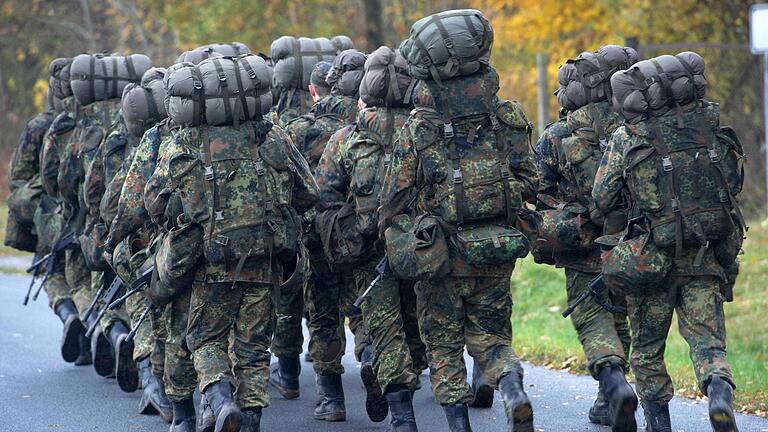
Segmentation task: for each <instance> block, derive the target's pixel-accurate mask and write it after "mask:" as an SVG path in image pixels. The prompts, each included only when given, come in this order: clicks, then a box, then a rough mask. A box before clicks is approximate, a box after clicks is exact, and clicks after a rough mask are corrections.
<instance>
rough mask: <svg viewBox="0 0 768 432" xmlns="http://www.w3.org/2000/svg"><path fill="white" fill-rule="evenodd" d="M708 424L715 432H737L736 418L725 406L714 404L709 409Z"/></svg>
mask: <svg viewBox="0 0 768 432" xmlns="http://www.w3.org/2000/svg"><path fill="white" fill-rule="evenodd" d="M709 422H710V423H711V424H712V429H713V430H714V431H715V432H738V430H739V429H738V427H737V426H736V416H735V415H734V414H733V411H732V410H731V409H730V408H729V407H728V406H727V405H724V404H723V405H720V404H716V405H714V406H712V407H710V409H709Z"/></svg>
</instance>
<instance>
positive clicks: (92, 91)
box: [88, 55, 96, 101]
mask: <svg viewBox="0 0 768 432" xmlns="http://www.w3.org/2000/svg"><path fill="white" fill-rule="evenodd" d="M90 60H91V62H90V65H89V69H90V79H89V80H88V95H89V96H90V99H91V101H93V100H94V99H96V80H95V79H94V76H95V75H96V57H95V56H93V55H91V59H90Z"/></svg>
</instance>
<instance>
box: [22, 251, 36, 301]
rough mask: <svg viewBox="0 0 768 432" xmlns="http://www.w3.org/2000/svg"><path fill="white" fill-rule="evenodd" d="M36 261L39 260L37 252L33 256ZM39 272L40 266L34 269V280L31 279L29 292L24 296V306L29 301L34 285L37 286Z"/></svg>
mask: <svg viewBox="0 0 768 432" xmlns="http://www.w3.org/2000/svg"><path fill="white" fill-rule="evenodd" d="M35 261H37V253H35V256H34V257H32V262H35ZM38 273H40V266H37V267H35V269H34V271H33V272H32V280H30V281H29V288H27V294H26V295H25V296H24V303H23V305H24V306H26V305H27V303H29V295H30V294H32V287H33V286H35V279H37V275H38Z"/></svg>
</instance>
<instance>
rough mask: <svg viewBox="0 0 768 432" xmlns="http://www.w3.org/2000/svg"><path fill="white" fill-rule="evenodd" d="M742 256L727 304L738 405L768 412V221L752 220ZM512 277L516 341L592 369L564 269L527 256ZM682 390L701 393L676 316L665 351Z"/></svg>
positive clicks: (556, 364)
mask: <svg viewBox="0 0 768 432" xmlns="http://www.w3.org/2000/svg"><path fill="white" fill-rule="evenodd" d="M744 250H745V254H744V255H742V256H741V258H740V259H741V273H740V275H739V278H738V281H737V284H736V287H735V289H734V296H735V297H736V298H735V301H734V302H732V303H727V304H726V305H725V314H726V327H727V331H728V335H727V338H728V339H727V342H728V361H729V362H730V364H731V367H732V369H733V373H734V378H735V381H736V385H737V387H738V389H737V391H736V395H735V396H736V400H735V404H736V406H737V408H738V409H740V410H742V411H748V412H752V413H756V414H759V415H763V416H766V415H768V319H766V317H765V313H766V311H768V220H766V221H764V222H762V223H752V226H751V228H750V231H749V233H748V239H747V241H746V243H745V246H744ZM518 267H519V268H518V269H517V270H516V271H515V274H514V276H513V278H512V286H513V297H514V300H515V307H514V310H513V317H512V321H513V324H514V331H515V336H514V343H515V348H516V349H517V351H518V353H519V354H520V355H521V356H522V357H524V358H525V359H526V360H528V361H530V362H532V363H535V364H540V365H544V366H547V367H550V368H554V369H563V370H568V371H572V372H575V373H587V370H586V360H585V358H584V353H583V352H582V350H581V345H580V344H579V341H578V339H577V338H576V332H575V331H574V329H573V326H572V325H571V322H570V320H569V319H564V318H562V317H561V316H560V313H561V312H562V311H563V310H564V309H565V305H566V300H565V276H564V274H563V271H562V269H556V268H554V267H552V266H545V265H538V264H536V263H534V262H533V259H531V258H530V257H529V258H527V259H525V260H524V261H523V262H522V263H521V265H519V266H518ZM665 359H666V362H667V368H668V370H669V372H670V374H671V376H672V379H673V381H674V383H675V388H676V391H677V394H681V395H686V396H691V397H696V396H698V390H697V386H696V379H695V376H694V374H693V368H692V366H691V361H690V358H689V356H688V345H687V344H686V343H685V341H684V340H683V338H682V337H681V336H680V334H679V333H678V330H677V321H676V319H675V321H674V324H673V325H672V330H671V332H670V336H669V339H668V343H667V349H666V353H665Z"/></svg>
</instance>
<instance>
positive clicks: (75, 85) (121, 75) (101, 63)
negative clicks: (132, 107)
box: [70, 54, 152, 106]
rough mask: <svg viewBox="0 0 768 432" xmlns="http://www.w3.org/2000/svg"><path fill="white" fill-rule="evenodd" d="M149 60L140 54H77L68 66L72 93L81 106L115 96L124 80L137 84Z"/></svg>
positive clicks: (118, 94) (148, 64) (117, 95)
mask: <svg viewBox="0 0 768 432" xmlns="http://www.w3.org/2000/svg"><path fill="white" fill-rule="evenodd" d="M150 67H152V61H151V60H150V59H149V57H147V56H145V55H144V54H132V55H130V56H127V57H124V56H118V55H110V56H108V55H104V54H80V55H78V56H77V57H75V58H74V59H73V60H72V66H71V69H70V75H71V83H72V92H73V93H74V95H75V98H76V99H77V101H78V102H80V104H81V105H83V106H86V105H90V104H92V103H93V102H96V101H102V100H108V99H115V98H119V97H121V96H122V95H123V89H124V88H125V86H126V85H128V83H138V82H139V81H141V76H142V75H144V72H146V71H147V70H148V69H149V68H150Z"/></svg>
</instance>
